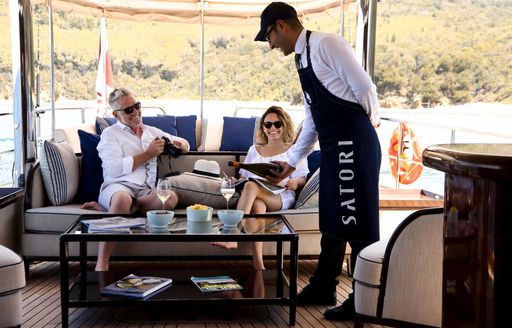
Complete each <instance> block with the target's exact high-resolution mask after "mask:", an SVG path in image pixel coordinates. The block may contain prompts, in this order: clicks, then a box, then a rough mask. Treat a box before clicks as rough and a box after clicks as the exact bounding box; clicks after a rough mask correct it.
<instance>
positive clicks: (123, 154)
mask: <svg viewBox="0 0 512 328" xmlns="http://www.w3.org/2000/svg"><path fill="white" fill-rule="evenodd" d="M108 102H109V105H110V107H111V108H112V113H113V115H114V117H115V118H116V119H117V123H116V124H114V125H112V126H110V127H108V128H106V129H105V130H103V132H102V133H101V140H100V142H99V144H98V154H99V156H100V158H101V160H102V167H103V180H104V181H103V184H102V185H101V189H100V195H99V198H98V203H99V205H101V206H102V207H103V208H105V209H108V212H109V213H115V214H130V213H133V212H135V211H138V212H140V213H146V211H149V210H154V209H161V208H162V202H161V201H160V200H159V199H158V197H157V195H156V192H155V191H154V190H153V189H154V188H153V187H154V186H155V179H156V169H157V162H156V160H157V157H158V155H160V154H161V153H162V152H163V150H164V144H165V142H164V140H163V139H162V136H165V137H167V138H168V139H169V140H170V141H171V142H172V143H173V144H174V145H175V146H177V147H179V148H181V150H182V152H183V153H186V152H188V151H189V149H190V145H189V144H188V142H187V140H185V139H182V138H179V137H175V136H172V135H170V134H167V133H165V132H163V131H162V130H160V129H157V128H155V127H152V126H148V125H144V124H143V123H142V117H141V105H140V102H137V100H136V99H135V96H134V95H133V93H132V92H131V91H129V90H127V89H124V88H119V89H115V90H114V91H112V93H111V94H110V96H109V99H108ZM177 203H178V197H177V196H176V194H175V193H174V192H172V193H171V196H170V197H169V198H168V199H167V201H166V202H165V204H164V207H165V208H166V209H173V208H174V207H175V206H176V204H177ZM87 204H89V205H90V206H93V205H94V203H92V204H91V203H86V204H84V205H85V206H86V207H87ZM113 247H114V243H106V242H103V243H100V244H99V248H98V261H97V263H96V271H108V265H109V259H110V255H111V254H112V250H113Z"/></svg>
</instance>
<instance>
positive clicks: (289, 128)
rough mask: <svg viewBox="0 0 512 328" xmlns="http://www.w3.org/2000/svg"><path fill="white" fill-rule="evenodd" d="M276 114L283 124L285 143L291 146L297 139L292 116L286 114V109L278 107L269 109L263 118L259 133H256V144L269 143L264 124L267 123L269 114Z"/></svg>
mask: <svg viewBox="0 0 512 328" xmlns="http://www.w3.org/2000/svg"><path fill="white" fill-rule="evenodd" d="M271 113H274V114H276V115H277V117H278V118H279V121H281V122H283V127H282V128H281V129H283V141H284V143H285V144H291V143H292V142H293V140H294V138H295V129H294V127H293V121H292V118H291V117H290V115H289V114H288V113H287V112H285V110H284V109H282V108H281V107H278V106H271V107H269V108H268V109H267V110H266V111H265V113H263V115H262V116H261V119H260V126H259V128H258V132H257V133H256V142H257V143H258V144H260V145H265V144H267V143H268V138H267V135H266V134H265V131H264V130H263V123H264V122H265V117H267V115H268V114H271Z"/></svg>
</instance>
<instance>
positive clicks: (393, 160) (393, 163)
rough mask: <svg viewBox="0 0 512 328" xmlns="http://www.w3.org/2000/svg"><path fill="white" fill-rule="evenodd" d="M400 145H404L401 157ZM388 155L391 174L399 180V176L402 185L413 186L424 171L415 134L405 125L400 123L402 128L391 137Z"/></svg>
mask: <svg viewBox="0 0 512 328" xmlns="http://www.w3.org/2000/svg"><path fill="white" fill-rule="evenodd" d="M400 130H401V131H402V133H401V134H400ZM400 145H402V146H401V147H402V151H401V152H400V155H399V154H398V147H400ZM388 154H389V166H390V167H391V174H392V175H393V177H394V178H397V174H398V181H399V182H400V183H402V184H411V183H413V182H414V181H416V180H417V179H418V178H419V176H420V175H421V171H423V164H421V151H420V147H419V145H418V140H417V139H416V136H415V135H414V132H413V131H412V130H411V129H410V128H409V127H408V126H407V125H405V124H404V123H400V126H399V127H397V128H396V129H395V131H394V132H393V134H392V135H391V139H390V140H389V149H388ZM399 157H400V158H399ZM399 159H400V160H399ZM398 163H400V164H398Z"/></svg>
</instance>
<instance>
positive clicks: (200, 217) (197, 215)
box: [187, 207, 213, 222]
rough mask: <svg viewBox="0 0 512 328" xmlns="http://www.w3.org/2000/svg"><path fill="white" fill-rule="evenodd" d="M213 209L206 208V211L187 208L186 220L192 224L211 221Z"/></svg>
mask: <svg viewBox="0 0 512 328" xmlns="http://www.w3.org/2000/svg"><path fill="white" fill-rule="evenodd" d="M212 214H213V208H211V207H208V209H206V210H196V209H193V208H191V207H187V220H188V221H192V222H206V221H211V220H212Z"/></svg>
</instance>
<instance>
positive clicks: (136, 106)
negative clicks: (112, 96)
mask: <svg viewBox="0 0 512 328" xmlns="http://www.w3.org/2000/svg"><path fill="white" fill-rule="evenodd" d="M140 108H141V105H140V101H137V102H136V103H135V104H133V105H130V106H128V107H126V108H123V109H116V110H115V111H114V112H124V113H125V114H126V115H130V114H131V113H133V111H134V110H138V111H140Z"/></svg>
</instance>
